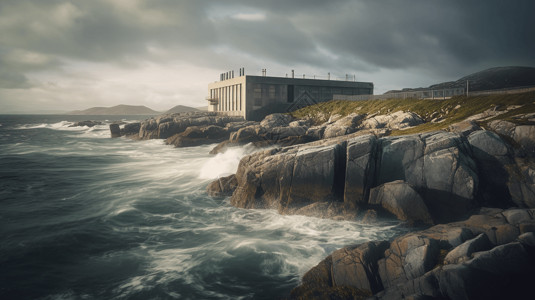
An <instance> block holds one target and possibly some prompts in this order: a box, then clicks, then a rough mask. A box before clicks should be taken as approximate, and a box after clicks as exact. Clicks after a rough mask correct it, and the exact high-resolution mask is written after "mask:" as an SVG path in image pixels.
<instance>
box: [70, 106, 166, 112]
mask: <svg viewBox="0 0 535 300" xmlns="http://www.w3.org/2000/svg"><path fill="white" fill-rule="evenodd" d="M66 114H67V115H157V114H160V112H157V111H155V110H152V109H150V108H148V107H146V106H143V105H137V106H136V105H125V104H120V105H116V106H112V107H92V108H88V109H85V110H75V111H71V112H68V113H66Z"/></svg>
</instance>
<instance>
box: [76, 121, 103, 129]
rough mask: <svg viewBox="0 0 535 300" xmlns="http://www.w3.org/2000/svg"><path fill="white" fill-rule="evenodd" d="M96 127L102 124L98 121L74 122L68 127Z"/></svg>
mask: <svg viewBox="0 0 535 300" xmlns="http://www.w3.org/2000/svg"><path fill="white" fill-rule="evenodd" d="M97 125H102V122H100V121H91V120H87V121H80V122H76V123H74V124H71V125H69V127H83V126H87V127H93V126H97Z"/></svg>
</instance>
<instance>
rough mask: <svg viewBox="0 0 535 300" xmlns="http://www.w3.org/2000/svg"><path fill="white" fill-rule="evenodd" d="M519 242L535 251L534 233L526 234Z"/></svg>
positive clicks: (520, 237)
mask: <svg viewBox="0 0 535 300" xmlns="http://www.w3.org/2000/svg"><path fill="white" fill-rule="evenodd" d="M518 241H519V242H521V243H522V244H524V245H526V246H528V247H530V248H532V251H533V249H535V233H534V232H526V233H523V234H521V235H519V236H518Z"/></svg>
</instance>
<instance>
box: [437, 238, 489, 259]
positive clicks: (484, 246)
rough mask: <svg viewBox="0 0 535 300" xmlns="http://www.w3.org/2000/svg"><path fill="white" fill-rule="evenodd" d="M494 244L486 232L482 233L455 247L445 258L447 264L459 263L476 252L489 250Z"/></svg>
mask: <svg viewBox="0 0 535 300" xmlns="http://www.w3.org/2000/svg"><path fill="white" fill-rule="evenodd" d="M490 248H492V244H491V242H490V241H489V238H488V237H487V235H486V234H484V233H481V234H479V235H478V236H477V237H475V238H473V239H471V240H468V241H466V242H464V243H463V244H461V245H459V246H457V247H455V249H453V250H451V251H450V252H449V253H448V254H447V255H446V257H445V258H444V263H445V264H458V263H461V262H463V261H467V260H469V259H470V258H471V257H470V256H471V255H472V253H474V252H478V251H484V250H489V249H490Z"/></svg>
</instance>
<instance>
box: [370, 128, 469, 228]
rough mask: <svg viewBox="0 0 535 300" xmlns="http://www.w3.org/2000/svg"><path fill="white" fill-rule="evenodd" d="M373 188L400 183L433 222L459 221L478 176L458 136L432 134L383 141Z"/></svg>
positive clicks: (466, 207)
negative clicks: (409, 189) (414, 191)
mask: <svg viewBox="0 0 535 300" xmlns="http://www.w3.org/2000/svg"><path fill="white" fill-rule="evenodd" d="M381 141H382V143H381V148H382V151H381V157H380V167H379V169H378V174H376V178H377V179H376V182H377V184H378V185H379V184H384V183H387V182H391V181H395V180H404V181H405V182H407V183H408V184H410V185H411V186H412V187H414V188H415V189H417V190H419V191H421V196H422V198H423V199H424V201H425V204H426V205H427V207H428V209H429V212H430V213H431V216H432V217H433V219H434V220H436V221H437V222H443V221H448V220H453V219H455V218H460V217H461V216H463V215H465V214H466V213H467V212H468V211H469V210H470V209H471V208H472V206H473V199H474V196H475V193H476V191H477V186H478V181H479V180H478V176H477V175H476V172H475V171H474V169H476V167H475V163H474V162H473V160H472V159H471V158H470V156H469V155H468V154H467V150H466V149H467V148H468V146H467V145H466V144H465V143H464V142H463V140H462V139H461V137H460V136H459V135H458V134H454V133H447V132H434V133H428V134H422V135H408V136H402V137H392V138H383V139H382V140H381Z"/></svg>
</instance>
